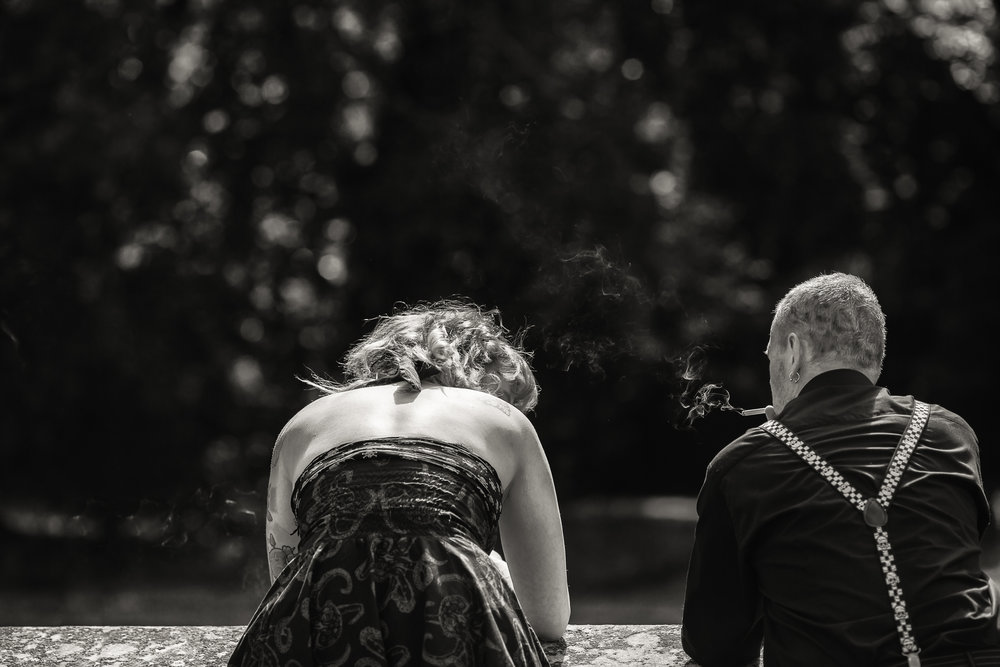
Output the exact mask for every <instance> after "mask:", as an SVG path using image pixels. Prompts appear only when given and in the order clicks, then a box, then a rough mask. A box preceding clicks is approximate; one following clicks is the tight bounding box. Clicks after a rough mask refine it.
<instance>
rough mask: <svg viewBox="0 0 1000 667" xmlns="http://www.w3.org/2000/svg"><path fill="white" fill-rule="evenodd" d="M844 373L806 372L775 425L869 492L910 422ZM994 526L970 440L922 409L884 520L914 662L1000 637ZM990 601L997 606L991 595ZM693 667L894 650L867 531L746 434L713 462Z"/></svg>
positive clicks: (806, 470)
mask: <svg viewBox="0 0 1000 667" xmlns="http://www.w3.org/2000/svg"><path fill="white" fill-rule="evenodd" d="M913 402H914V401H913V397H912V396H892V395H890V394H889V392H888V391H887V390H886V389H883V388H881V387H877V386H873V385H872V384H871V383H870V382H869V381H868V379H867V378H865V376H863V375H862V374H860V373H857V372H854V371H847V370H840V371H831V372H828V373H824V374H822V375H820V376H817V377H816V378H814V379H813V380H812V381H810V382H809V383H808V384H807V385H806V386H805V387H803V389H802V392H801V393H800V394H799V396H798V397H797V398H795V399H794V400H793V401H791V402H789V404H788V405H787V406H786V407H785V410H784V411H783V412H782V414H781V415H780V416H779V418H778V420H779V421H780V422H781V423H782V424H784V425H785V426H786V427H788V428H789V429H790V430H791V431H792V432H793V433H795V434H796V435H798V436H799V437H800V438H801V439H802V440H803V441H804V442H805V443H806V444H808V445H809V446H811V447H812V448H813V450H815V451H816V452H817V453H818V454H819V455H820V456H822V457H824V458H825V459H826V460H827V462H828V463H830V465H832V466H833V467H834V468H835V469H836V470H838V471H839V472H840V473H841V474H842V475H843V476H844V478H845V479H846V480H847V481H848V482H850V483H851V484H852V485H853V486H854V488H856V489H857V490H858V491H859V492H860V493H861V494H862V495H864V496H875V495H876V494H877V492H878V488H879V485H880V484H881V482H882V479H883V477H884V475H885V468H886V465H887V464H888V462H889V459H890V458H891V456H892V452H893V450H894V449H895V448H896V445H897V444H898V442H899V439H900V436H901V435H902V433H903V430H904V429H905V428H906V425H907V423H908V421H909V418H910V415H911V413H912V409H913ZM989 522H990V509H989V503H988V501H987V499H986V495H985V493H984V491H983V484H982V476H981V473H980V469H979V449H978V443H977V440H976V435H975V433H974V432H973V431H972V429H971V428H970V427H969V425H968V424H967V423H966V422H965V421H964V420H963V419H962V418H961V417H959V416H957V415H955V414H954V413H952V412H949V411H948V410H945V409H944V408H942V407H940V406H937V405H932V406H931V411H930V418H929V421H928V424H927V427H926V429H925V431H924V434H923V437H922V438H921V439H920V441H919V444H918V446H917V448H916V451H915V452H914V453H913V456H912V458H911V459H910V464H909V467H908V469H907V471H906V473H905V474H904V475H903V477H902V480H901V481H900V484H899V487H898V488H897V490H896V495H895V498H894V500H893V502H892V505H891V507H890V510H889V522H888V524H887V525H886V527H885V528H886V530H887V531H888V534H889V537H890V540H891V544H892V550H893V553H894V554H895V558H896V565H897V567H898V571H899V575H900V579H901V582H902V584H901V585H902V589H903V593H904V595H905V598H906V601H907V606H908V608H909V611H910V621H911V623H912V624H913V627H914V631H913V632H914V636H915V637H916V640H917V643H918V645H919V646H920V647H921V657H922V658H924V657H930V656H936V655H946V654H951V653H955V652H959V651H962V650H967V649H970V648H984V647H991V646H998V645H1000V631H998V626H997V623H998V616H997V609H996V605H995V603H994V600H993V599H992V596H993V595H995V587H994V586H993V584H992V582H991V581H990V579H989V577H988V576H987V575H986V574H984V572H983V570H982V567H981V565H980V546H979V545H980V539H981V538H982V535H983V531H984V530H985V529H986V527H987V526H988V525H989ZM998 602H1000V601H998ZM682 636H683V643H684V649H685V650H686V651H687V652H688V654H689V655H690V656H691V657H692V658H694V659H695V661H697V662H698V663H699V664H701V665H705V666H707V667H710V666H715V665H743V664H747V663H748V662H751V661H753V660H754V659H756V657H757V655H758V654H759V652H760V648H761V641H762V640H763V645H764V664H765V665H768V666H785V665H796V666H801V665H809V666H810V667H821V666H823V665H831V666H837V667H843V666H851V667H862V666H865V665H887V664H897V663H898V662H899V661H900V659H901V653H900V646H899V640H898V637H897V634H896V626H895V622H894V620H893V615H892V612H891V610H890V607H889V602H888V593H887V591H886V584H885V580H884V578H883V574H882V570H881V566H880V563H879V559H878V555H877V552H876V550H875V543H874V539H873V536H872V529H871V528H870V527H868V526H867V525H866V524H865V523H864V520H863V518H862V516H861V513H860V512H859V511H858V510H857V509H856V508H855V507H853V506H852V505H850V504H849V503H848V502H847V501H846V500H845V499H844V497H843V496H842V495H840V493H838V492H837V491H836V490H835V489H834V488H833V487H831V486H830V484H829V483H828V482H826V480H824V479H823V478H822V477H821V476H820V475H819V474H818V473H817V472H816V471H815V470H813V469H812V468H811V467H809V466H808V465H806V463H805V462H804V461H802V460H801V459H800V458H799V457H798V456H797V455H795V454H794V453H793V452H791V451H790V450H789V449H788V448H787V447H786V446H785V445H784V444H783V443H781V442H780V441H778V440H776V439H775V438H773V437H772V436H770V435H769V434H767V433H765V432H764V431H763V430H761V429H760V428H752V429H750V430H748V431H747V432H746V433H745V434H744V435H743V436H741V437H740V438H738V439H736V440H735V441H733V442H732V443H730V444H729V445H728V446H727V447H726V448H725V449H723V450H722V451H721V452H720V453H719V454H718V455H717V456H716V457H715V458H714V459H713V460H712V462H711V463H710V464H709V466H708V470H707V473H706V475H705V482H704V485H703V486H702V489H701V493H700V494H699V497H698V526H697V531H696V537H695V545H694V550H693V553H692V557H691V564H690V568H689V571H688V582H687V592H686V599H685V605H684V626H683V633H682Z"/></svg>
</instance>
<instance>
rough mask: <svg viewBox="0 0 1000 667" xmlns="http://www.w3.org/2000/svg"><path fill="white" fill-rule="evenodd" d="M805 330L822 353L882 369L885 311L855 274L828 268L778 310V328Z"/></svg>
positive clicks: (791, 294)
mask: <svg viewBox="0 0 1000 667" xmlns="http://www.w3.org/2000/svg"><path fill="white" fill-rule="evenodd" d="M792 330H796V331H798V332H799V334H800V335H804V336H805V337H806V338H807V339H808V341H809V343H811V345H812V348H813V350H814V352H815V354H816V356H817V357H819V358H824V359H835V360H837V361H841V362H846V363H847V364H848V365H849V366H851V367H854V368H860V369H866V370H877V371H879V372H881V370H882V362H883V361H884V360H885V337H886V333H885V313H883V312H882V307H881V306H880V305H879V302H878V298H877V297H876V296H875V292H874V291H873V290H872V288H871V287H869V286H868V284H867V283H865V281H864V280H862V279H861V278H858V277H857V276H852V275H850V274H846V273H829V274H823V275H819V276H816V277H815V278H811V279H809V280H806V281H805V282H802V283H799V284H798V285H796V286H795V287H793V288H792V289H790V290H789V291H788V293H787V294H785V296H784V297H783V298H782V299H781V301H779V302H778V305H777V306H776V307H775V309H774V331H775V332H776V333H777V334H778V335H779V336H780V337H781V338H782V339H784V337H785V336H786V335H787V334H788V333H789V332H790V331H792Z"/></svg>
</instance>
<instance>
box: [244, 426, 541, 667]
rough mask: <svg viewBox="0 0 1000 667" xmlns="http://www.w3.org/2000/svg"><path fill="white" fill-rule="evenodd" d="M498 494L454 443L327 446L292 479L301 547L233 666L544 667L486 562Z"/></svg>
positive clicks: (491, 473)
mask: <svg viewBox="0 0 1000 667" xmlns="http://www.w3.org/2000/svg"><path fill="white" fill-rule="evenodd" d="M501 501H502V491H501V486H500V480H499V478H498V477H497V474H496V471H495V470H494V469H493V467H492V466H491V465H490V464H489V463H488V462H487V461H485V460H484V459H482V458H481V457H479V456H477V455H476V454H474V453H472V452H471V451H470V450H468V449H466V448H464V447H462V446H460V445H455V444H449V443H445V442H439V441H436V440H427V439H414V438H405V439H403V438H387V439H379V440H369V441H364V442H358V443H353V444H350V445H345V446H340V447H337V448H335V449H333V450H331V451H328V452H326V453H324V454H322V455H321V456H319V457H318V458H316V459H315V460H314V461H312V462H311V463H310V464H309V466H308V467H307V468H306V470H305V471H304V472H303V473H302V475H301V476H300V477H299V479H298V480H297V482H296V484H295V488H294V491H293V495H292V509H293V511H294V513H295V517H296V520H297V522H298V531H299V536H300V543H299V552H298V554H297V555H296V556H295V558H294V559H293V560H292V561H291V562H290V563H289V564H288V566H287V567H286V568H285V569H284V570H283V571H282V573H281V574H280V576H279V577H278V578H277V580H275V582H274V584H273V585H272V587H271V589H270V590H269V591H268V592H267V594H266V596H265V597H264V600H263V601H262V602H261V605H260V607H259V608H258V609H257V612H256V613H255V614H254V617H253V619H252V620H251V621H250V624H249V625H248V627H247V629H246V631H245V632H244V634H243V637H242V638H241V639H240V641H239V643H238V644H237V646H236V650H235V652H234V653H233V655H232V657H231V658H230V660H229V665H230V667H235V666H237V665H239V666H242V667H249V666H251V665H253V666H256V665H266V666H268V667H271V666H281V667H309V666H317V667H318V666H323V667H333V666H339V665H354V666H356V667H374V666H377V665H387V666H392V667H403V666H404V665H449V666H452V665H491V666H492V665H497V666H499V665H505V666H506V665H517V666H518V667H521V666H529V667H530V666H531V665H548V661H547V659H546V657H545V653H544V650H543V647H542V645H541V643H540V642H539V641H538V638H537V637H536V636H535V633H534V631H533V630H532V629H531V627H530V626H529V625H528V622H527V620H526V619H525V617H524V614H523V612H522V611H521V608H520V606H519V605H518V602H517V599H516V598H515V596H514V591H513V589H512V588H511V587H510V584H509V583H508V582H507V580H506V579H504V577H503V576H502V575H501V574H500V572H499V570H498V569H497V567H496V566H495V565H494V564H493V562H492V561H491V560H490V557H489V552H490V550H491V549H492V548H493V545H494V543H495V542H496V539H497V521H498V519H499V516H500V507H501Z"/></svg>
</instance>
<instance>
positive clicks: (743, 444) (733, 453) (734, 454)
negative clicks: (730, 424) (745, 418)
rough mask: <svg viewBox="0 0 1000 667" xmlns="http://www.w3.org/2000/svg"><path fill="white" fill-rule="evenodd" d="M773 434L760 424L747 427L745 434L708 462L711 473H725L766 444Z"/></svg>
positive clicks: (709, 472)
mask: <svg viewBox="0 0 1000 667" xmlns="http://www.w3.org/2000/svg"><path fill="white" fill-rule="evenodd" d="M770 440H772V438H771V436H770V435H769V434H768V433H767V432H765V431H764V430H763V429H762V428H760V427H759V426H755V427H753V428H750V429H747V430H746V431H745V432H744V433H743V435H741V436H740V437H738V438H736V439H735V440H733V441H732V442H730V443H729V444H728V445H726V446H725V447H723V448H722V450H721V451H719V453H718V454H716V455H715V457H714V458H713V459H712V460H711V461H710V462H709V464H708V474H709V475H725V474H726V473H727V472H729V471H730V470H732V469H733V468H734V467H735V466H737V465H738V464H739V463H740V462H741V461H743V460H744V459H746V457H748V456H750V455H752V454H754V453H755V452H757V451H759V450H760V448H761V447H763V446H765V445H766V444H767V443H768V442H769V441H770Z"/></svg>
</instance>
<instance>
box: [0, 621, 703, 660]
mask: <svg viewBox="0 0 1000 667" xmlns="http://www.w3.org/2000/svg"><path fill="white" fill-rule="evenodd" d="M242 632H243V626H233V625H228V626H191V625H176V626H80V625H64V626H50V627H23V628H22V627H0V667H22V666H27V665H32V666H37V667H77V666H80V667H84V666H86V667H133V666H134V665H144V666H147V667H219V666H221V665H225V664H226V660H227V659H228V657H229V654H230V653H231V652H232V649H233V646H235V645H236V641H237V640H238V639H239V637H240V634H241V633H242ZM545 649H546V653H547V654H548V656H549V660H550V661H551V662H552V665H553V667H586V666H592V667H614V666H616V665H628V666H629V667H647V666H648V667H654V666H655V667H674V666H677V667H681V666H683V665H694V663H693V662H689V659H688V657H687V655H686V654H685V653H684V651H683V649H681V640H680V626H677V625H571V626H569V629H567V631H566V635H565V637H564V638H563V639H562V640H560V641H557V642H546V643H545Z"/></svg>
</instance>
